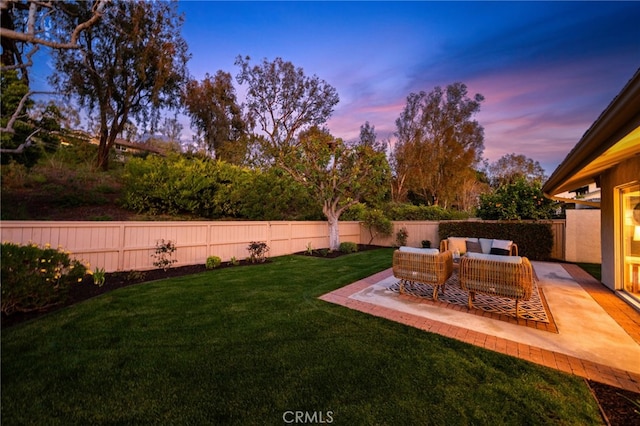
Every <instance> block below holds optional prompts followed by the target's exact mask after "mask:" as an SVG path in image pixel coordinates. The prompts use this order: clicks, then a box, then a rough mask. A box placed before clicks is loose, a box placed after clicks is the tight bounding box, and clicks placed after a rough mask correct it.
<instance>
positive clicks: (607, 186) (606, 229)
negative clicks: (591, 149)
mask: <svg viewBox="0 0 640 426" xmlns="http://www.w3.org/2000/svg"><path fill="white" fill-rule="evenodd" d="M639 181H640V157H634V158H630V159H628V160H627V161H625V162H623V163H620V164H618V166H617V167H615V168H612V169H610V170H607V171H606V172H605V173H603V174H602V176H601V179H600V186H601V188H602V201H601V211H602V222H601V230H602V283H603V284H604V285H606V286H607V287H609V288H611V289H616V290H620V289H622V282H621V278H619V280H620V282H618V283H616V272H617V271H618V269H619V268H620V266H619V265H617V264H616V241H615V236H616V229H615V227H616V223H617V222H616V215H617V214H618V213H619V209H620V207H619V206H618V205H617V203H618V201H619V199H618V195H617V189H616V188H617V187H619V186H621V185H627V184H630V183H633V182H639Z"/></svg>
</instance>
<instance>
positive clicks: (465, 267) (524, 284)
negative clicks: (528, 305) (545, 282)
mask: <svg viewBox="0 0 640 426" xmlns="http://www.w3.org/2000/svg"><path fill="white" fill-rule="evenodd" d="M505 257H507V258H511V259H512V261H509V262H507V261H502V260H487V259H474V258H469V257H466V256H465V257H463V258H462V259H461V260H460V288H462V289H463V290H466V291H468V292H469V309H471V308H473V300H474V298H475V294H476V293H482V294H487V295H491V296H499V297H506V298H509V299H514V300H515V301H516V318H519V312H518V302H519V301H520V300H529V298H530V297H531V292H532V291H533V269H532V267H531V263H530V262H529V259H527V258H526V257H522V258H520V260H521V261H520V262H519V263H518V262H517V260H518V259H514V258H513V257H511V256H505Z"/></svg>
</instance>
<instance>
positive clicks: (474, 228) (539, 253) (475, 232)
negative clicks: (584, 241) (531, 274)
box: [438, 221, 553, 260]
mask: <svg viewBox="0 0 640 426" xmlns="http://www.w3.org/2000/svg"><path fill="white" fill-rule="evenodd" d="M438 234H439V237H440V239H441V240H443V239H445V238H448V237H473V238H492V239H499V240H511V241H513V242H514V243H516V244H517V245H518V254H519V255H520V256H525V257H527V258H529V259H530V260H548V259H549V258H550V257H551V251H552V250H553V231H552V229H551V224H550V223H549V222H533V223H532V222H483V221H460V222H457V221H456V222H441V223H440V225H439V227H438Z"/></svg>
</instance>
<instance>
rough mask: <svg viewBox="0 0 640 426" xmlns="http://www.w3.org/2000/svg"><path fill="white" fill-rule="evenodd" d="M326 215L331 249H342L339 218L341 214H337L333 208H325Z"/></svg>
mask: <svg viewBox="0 0 640 426" xmlns="http://www.w3.org/2000/svg"><path fill="white" fill-rule="evenodd" d="M324 215H325V216H326V217H327V221H328V222H329V250H338V249H340V229H339V224H338V219H339V218H340V215H338V214H336V212H335V211H333V209H324Z"/></svg>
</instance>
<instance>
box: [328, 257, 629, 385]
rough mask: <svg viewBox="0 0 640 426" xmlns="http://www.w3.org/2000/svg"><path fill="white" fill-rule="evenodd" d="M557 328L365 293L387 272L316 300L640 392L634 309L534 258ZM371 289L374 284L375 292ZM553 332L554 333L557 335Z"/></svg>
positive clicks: (385, 279) (387, 277)
mask: <svg viewBox="0 0 640 426" xmlns="http://www.w3.org/2000/svg"><path fill="white" fill-rule="evenodd" d="M532 264H533V267H534V269H535V272H536V275H537V277H538V285H539V287H540V288H541V290H542V291H543V292H544V296H545V298H546V301H547V303H548V305H549V308H550V312H551V315H553V318H554V322H555V325H556V327H557V330H549V329H547V328H546V326H544V325H542V324H541V323H535V322H529V321H524V320H522V319H521V320H520V321H519V322H516V320H515V319H508V318H497V317H496V316H495V315H488V313H482V312H481V311H477V310H474V311H472V312H470V311H469V309H468V308H467V307H464V306H459V305H458V306H455V307H452V306H443V302H433V301H431V300H424V301H423V300H417V298H416V297H414V296H406V295H398V294H394V293H392V292H383V291H367V292H363V290H365V289H369V288H371V287H372V286H376V287H381V286H388V285H389V284H390V283H393V282H395V281H396V279H395V278H394V277H393V275H392V270H391V269H387V270H385V271H382V272H380V273H378V274H375V275H372V276H370V277H367V278H365V279H363V280H360V281H357V282H355V283H352V284H350V285H348V286H345V287H343V288H340V289H338V290H335V291H333V292H331V293H327V294H325V295H323V296H321V297H320V298H321V299H322V300H325V301H327V302H331V303H336V304H339V305H342V306H345V307H348V308H350V309H355V310H358V311H361V312H365V313H369V314H372V315H375V316H378V317H382V318H386V319H389V320H392V321H396V322H400V323H403V324H406V325H409V326H412V327H416V328H419V329H422V330H425V331H430V332H433V333H438V334H441V335H443V336H446V337H450V338H453V339H457V340H461V341H463V342H467V343H470V344H473V345H476V346H480V347H483V348H485V349H489V350H493V351H496V352H500V353H504V354H507V355H511V356H515V357H518V358H521V359H525V360H528V361H531V362H534V363H536V364H540V365H544V366H547V367H551V368H554V369H557V370H560V371H564V372H566V373H570V374H575V375H578V376H581V377H585V378H587V379H589V380H594V381H598V382H601V383H606V384H608V385H612V386H617V387H620V388H623V389H627V390H631V391H634V392H640V313H639V312H637V311H636V310H634V309H633V308H632V307H631V306H629V305H628V304H626V303H625V302H624V301H622V300H621V299H620V298H618V297H617V296H616V295H615V294H614V293H613V292H612V291H611V290H609V289H608V288H606V287H605V286H604V285H602V284H601V283H599V282H598V281H597V280H596V279H594V278H593V277H591V276H590V275H589V274H587V273H586V272H585V271H583V270H582V269H581V268H579V267H578V266H575V265H568V264H558V263H548V262H532ZM376 287H373V288H374V289H375V288H376ZM556 331H557V333H556Z"/></svg>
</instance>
